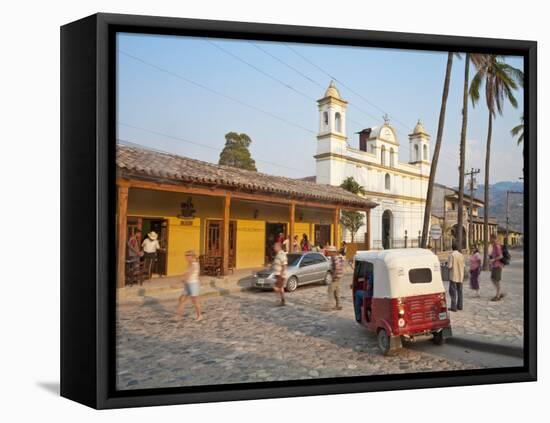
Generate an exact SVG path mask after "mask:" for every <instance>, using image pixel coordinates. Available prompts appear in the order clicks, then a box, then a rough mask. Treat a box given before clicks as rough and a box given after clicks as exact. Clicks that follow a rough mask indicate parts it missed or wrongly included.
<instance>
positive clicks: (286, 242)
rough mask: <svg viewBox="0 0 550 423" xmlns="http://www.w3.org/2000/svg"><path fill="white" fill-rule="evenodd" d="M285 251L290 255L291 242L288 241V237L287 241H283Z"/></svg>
mask: <svg viewBox="0 0 550 423" xmlns="http://www.w3.org/2000/svg"><path fill="white" fill-rule="evenodd" d="M283 251H284V252H285V253H290V240H289V239H288V236H287V237H285V240H284V241H283Z"/></svg>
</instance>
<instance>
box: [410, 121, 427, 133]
mask: <svg viewBox="0 0 550 423" xmlns="http://www.w3.org/2000/svg"><path fill="white" fill-rule="evenodd" d="M412 133H413V134H427V132H426V130H425V129H424V125H422V121H421V120H420V119H418V122H417V123H416V126H415V127H414V130H413V132H412Z"/></svg>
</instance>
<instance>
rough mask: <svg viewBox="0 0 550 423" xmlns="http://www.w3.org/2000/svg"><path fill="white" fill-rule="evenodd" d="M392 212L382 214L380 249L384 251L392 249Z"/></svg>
mask: <svg viewBox="0 0 550 423" xmlns="http://www.w3.org/2000/svg"><path fill="white" fill-rule="evenodd" d="M392 217H393V216H392V212H391V211H390V210H386V211H384V213H383V214H382V247H383V248H384V250H387V249H389V248H392V236H391V233H392Z"/></svg>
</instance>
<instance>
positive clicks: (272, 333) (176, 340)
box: [117, 252, 523, 389]
mask: <svg viewBox="0 0 550 423" xmlns="http://www.w3.org/2000/svg"><path fill="white" fill-rule="evenodd" d="M512 254H513V259H514V261H513V264H512V265H511V266H509V267H507V268H506V269H505V272H504V281H505V286H506V289H507V292H508V296H507V297H506V299H505V300H504V301H502V302H498V303H493V302H490V301H489V298H490V297H491V296H492V294H493V290H492V286H491V285H490V282H489V281H488V274H487V272H484V274H483V277H482V281H481V284H482V297H481V298H479V299H478V298H472V294H471V293H470V291H469V289H468V288H467V282H466V283H465V287H464V288H465V289H464V291H465V310H464V311H463V312H459V313H453V314H452V315H451V318H452V325H453V331H454V335H455V336H456V337H460V336H465V337H475V338H476V339H477V340H481V341H484V340H487V341H490V342H501V343H505V344H507V345H514V346H521V343H522V339H523V326H522V324H523V310H522V304H523V303H522V298H523V287H522V279H521V268H522V265H523V261H522V258H521V256H520V253H518V252H513V253H512ZM349 280H350V276H347V277H346V280H345V281H344V282H343V287H345V289H344V293H343V305H344V308H343V310H341V311H331V312H322V311H320V308H321V306H322V304H323V302H324V301H325V298H326V287H325V286H320V285H310V286H303V287H300V288H298V290H297V291H296V292H293V293H291V294H288V295H287V298H288V303H289V304H288V306H287V307H275V301H276V299H275V296H274V294H273V293H272V292H258V291H247V292H238V293H232V294H229V295H224V296H217V297H209V298H203V300H202V305H203V311H204V313H205V316H204V317H205V319H204V320H203V321H202V322H195V321H194V311H193V309H192V307H191V305H190V304H189V305H188V306H187V308H186V313H185V314H186V315H185V318H184V319H183V320H182V321H180V322H176V321H174V319H173V318H174V310H175V307H176V299H175V298H173V299H163V300H162V301H159V300H158V299H156V298H152V297H147V298H145V300H144V302H143V303H142V304H120V305H119V308H118V312H119V314H118V321H117V336H118V342H117V387H118V389H139V388H158V387H178V386H191V385H209V384H216V383H240V382H257V381H273V380H296V379H308V378H324V377H335V376H358V375H374V374H393V373H411V372H427V371H439V370H454V369H472V368H482V367H495V366H496V365H501V366H510V365H521V359H519V360H510V359H506V358H505V357H503V358H502V361H500V360H501V359H500V358H499V357H500V356H498V357H496V359H495V358H494V357H493V358H492V359H491V360H485V358H484V357H485V356H483V355H479V356H478V355H476V352H475V351H474V350H471V351H470V350H467V349H465V348H463V347H460V348H458V347H456V346H450V345H445V346H442V347H440V346H436V345H433V344H432V343H431V342H429V341H418V342H417V343H416V344H414V345H412V346H411V348H409V347H408V346H407V345H406V344H405V347H404V348H402V349H400V350H398V351H395V352H393V353H391V355H389V356H382V355H381V354H380V352H379V350H378V347H377V342H376V336H375V334H373V333H370V332H368V331H367V330H366V329H365V328H363V327H362V326H360V325H358V324H356V323H355V320H354V317H353V310H352V302H351V291H350V290H349V288H348V287H349ZM417 346H418V347H417ZM451 348H452V349H453V350H452V351H451V350H450V349H451ZM495 363H498V364H495ZM501 363H502V364H501Z"/></svg>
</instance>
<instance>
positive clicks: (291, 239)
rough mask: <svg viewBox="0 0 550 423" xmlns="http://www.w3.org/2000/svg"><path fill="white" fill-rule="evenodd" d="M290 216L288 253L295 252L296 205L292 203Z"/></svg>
mask: <svg viewBox="0 0 550 423" xmlns="http://www.w3.org/2000/svg"><path fill="white" fill-rule="evenodd" d="M289 211H290V216H289V219H288V221H289V225H288V241H289V242H288V251H289V252H290V253H292V252H294V247H293V246H294V222H295V215H296V204H295V203H290V207H289Z"/></svg>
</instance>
